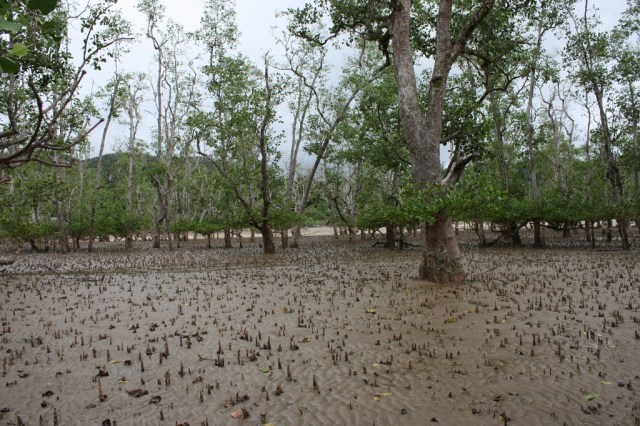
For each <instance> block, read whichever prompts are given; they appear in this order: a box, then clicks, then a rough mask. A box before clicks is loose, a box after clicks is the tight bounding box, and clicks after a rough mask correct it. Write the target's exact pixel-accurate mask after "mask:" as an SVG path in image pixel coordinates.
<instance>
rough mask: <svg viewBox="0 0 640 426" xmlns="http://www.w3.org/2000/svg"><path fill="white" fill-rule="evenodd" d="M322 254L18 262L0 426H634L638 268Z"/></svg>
mask: <svg viewBox="0 0 640 426" xmlns="http://www.w3.org/2000/svg"><path fill="white" fill-rule="evenodd" d="M419 257H420V252H419V251H418V250H408V251H404V252H388V251H384V250H383V249H381V248H380V247H375V248H373V247H371V241H365V242H361V241H358V240H353V241H351V242H348V241H347V240H346V239H343V240H339V241H336V240H333V238H331V237H314V239H312V240H309V241H305V247H304V248H302V249H297V250H288V251H281V252H280V253H278V254H276V255H275V256H271V257H267V258H265V257H264V256H262V255H261V254H260V252H259V247H258V246H257V243H256V245H255V246H253V245H251V244H247V245H246V246H245V248H243V249H230V250H223V249H218V248H216V249H209V250H207V249H205V248H203V247H200V246H197V245H193V246H189V245H188V244H186V245H185V246H184V247H183V248H181V249H180V250H178V251H176V252H168V251H163V250H161V251H154V250H151V249H147V248H146V247H142V246H141V247H137V248H136V250H135V251H134V252H132V253H131V254H128V253H125V252H123V251H120V250H119V249H113V250H110V249H108V248H102V249H101V250H99V251H98V252H97V253H93V254H87V253H76V254H69V255H60V254H53V253H49V254H33V255H23V256H20V258H19V259H18V260H17V261H16V262H15V263H14V264H13V265H11V266H9V267H8V268H7V270H6V272H5V273H4V274H3V275H1V276H0V280H1V282H2V284H1V285H0V301H1V303H0V319H1V322H2V330H1V331H2V334H1V335H0V358H1V363H2V365H1V367H0V368H1V370H0V375H1V377H0V410H2V413H1V414H0V415H1V416H2V417H0V424H3V425H4V424H7V425H8V424H18V423H19V422H24V423H25V424H30V425H35V424H46V425H53V424H59V425H81V424H82V425H90V424H94V425H100V424H116V423H117V424H118V425H158V424H166V425H175V424H176V423H177V424H187V423H188V424H190V425H200V424H210V425H227V424H228V425H240V424H251V425H255V424H262V423H273V424H278V425H300V424H308V425H338V424H354V425H373V424H376V425H424V424H431V423H438V424H445V425H454V424H455V425H461V424H478V425H504V424H513V425H518V424H520V425H563V424H569V425H602V424H611V425H638V424H640V394H639V391H640V377H639V375H640V340H639V339H640V335H639V333H640V265H639V263H638V252H637V250H636V251H633V252H630V253H624V252H620V251H592V250H587V249H584V248H579V249H572V248H552V249H548V250H529V249H517V250H512V249H507V248H491V249H483V250H480V249H477V248H472V247H470V248H465V249H464V266H465V269H466V271H467V274H468V280H467V282H465V283H461V284H449V285H436V284H430V283H425V282H420V281H417V280H416V279H415V275H416V271H417V264H418V261H419Z"/></svg>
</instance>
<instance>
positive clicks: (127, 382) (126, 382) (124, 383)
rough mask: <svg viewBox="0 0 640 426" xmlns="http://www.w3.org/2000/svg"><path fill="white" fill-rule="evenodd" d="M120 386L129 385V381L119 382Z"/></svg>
mask: <svg viewBox="0 0 640 426" xmlns="http://www.w3.org/2000/svg"><path fill="white" fill-rule="evenodd" d="M117 383H118V384H119V385H128V384H129V381H128V380H118V382H117Z"/></svg>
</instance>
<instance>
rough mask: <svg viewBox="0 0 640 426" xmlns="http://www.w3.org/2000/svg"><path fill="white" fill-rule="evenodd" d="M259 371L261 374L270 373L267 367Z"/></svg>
mask: <svg viewBox="0 0 640 426" xmlns="http://www.w3.org/2000/svg"><path fill="white" fill-rule="evenodd" d="M259 370H260V372H261V373H268V372H269V371H270V370H269V368H268V367H260V368H259Z"/></svg>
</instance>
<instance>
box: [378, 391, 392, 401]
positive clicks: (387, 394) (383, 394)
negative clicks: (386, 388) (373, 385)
mask: <svg viewBox="0 0 640 426" xmlns="http://www.w3.org/2000/svg"><path fill="white" fill-rule="evenodd" d="M389 395H393V394H392V393H391V392H378V393H376V394H375V395H373V400H374V401H380V400H381V399H382V398H383V397H385V396H389Z"/></svg>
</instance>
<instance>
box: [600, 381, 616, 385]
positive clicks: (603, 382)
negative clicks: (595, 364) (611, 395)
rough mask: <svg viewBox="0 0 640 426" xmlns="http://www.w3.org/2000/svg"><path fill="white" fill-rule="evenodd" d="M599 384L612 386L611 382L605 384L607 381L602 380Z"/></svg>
mask: <svg viewBox="0 0 640 426" xmlns="http://www.w3.org/2000/svg"><path fill="white" fill-rule="evenodd" d="M600 383H602V384H603V385H611V384H613V383H611V382H607V381H604V380H603V381H601V382H600Z"/></svg>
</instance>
